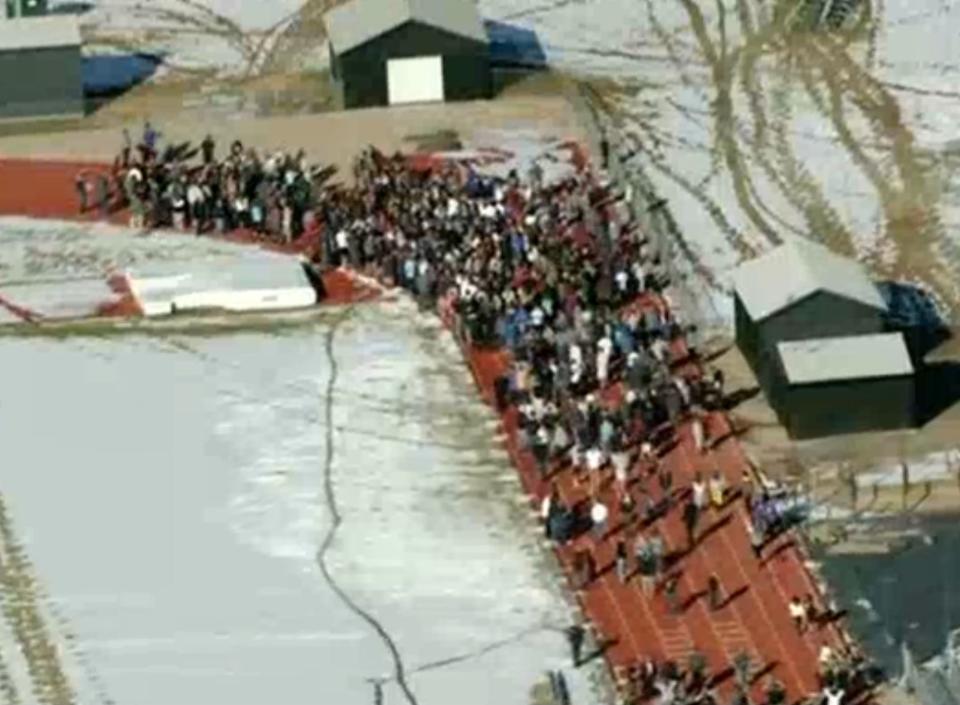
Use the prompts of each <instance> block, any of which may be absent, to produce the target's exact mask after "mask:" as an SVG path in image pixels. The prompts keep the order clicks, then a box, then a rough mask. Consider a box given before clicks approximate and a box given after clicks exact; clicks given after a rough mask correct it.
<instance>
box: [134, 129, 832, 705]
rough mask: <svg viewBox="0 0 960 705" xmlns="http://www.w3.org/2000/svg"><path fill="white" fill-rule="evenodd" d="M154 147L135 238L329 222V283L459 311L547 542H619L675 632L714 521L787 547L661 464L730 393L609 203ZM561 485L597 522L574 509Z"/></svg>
mask: <svg viewBox="0 0 960 705" xmlns="http://www.w3.org/2000/svg"><path fill="white" fill-rule="evenodd" d="M156 141H157V136H156V135H155V134H154V133H153V132H152V128H150V127H149V125H148V126H146V128H145V134H144V139H143V140H142V144H140V145H139V146H138V147H137V148H136V149H133V148H131V147H130V146H129V145H128V146H127V147H125V148H124V151H123V154H122V155H121V157H120V158H119V159H118V164H117V174H118V175H117V176H116V179H117V182H118V183H119V184H121V185H122V194H123V196H124V198H125V200H126V202H127V203H128V204H129V205H130V208H131V211H132V212H133V213H134V218H135V219H136V224H138V225H142V224H143V222H144V221H143V220H142V219H148V220H149V222H150V223H151V224H167V223H169V224H172V225H174V226H179V227H194V228H195V229H196V230H197V232H198V233H199V232H204V231H205V230H206V229H207V228H212V229H214V230H221V229H224V228H230V227H234V226H243V227H247V228H254V229H258V230H261V231H262V232H272V233H278V234H279V235H280V236H281V237H283V238H284V239H286V240H288V241H289V240H291V239H293V238H295V237H297V235H298V233H299V232H301V231H302V229H303V227H304V224H305V222H308V221H311V220H316V222H317V223H318V224H319V225H320V226H321V229H322V232H323V233H324V241H323V244H324V247H323V256H324V257H325V258H326V263H327V264H328V265H329V266H349V267H351V268H353V269H355V270H357V271H362V272H365V273H367V274H370V275H372V276H376V277H377V278H379V279H381V280H382V281H384V282H386V283H388V284H395V285H398V286H401V287H404V288H405V289H407V290H409V291H410V292H411V293H412V294H413V295H414V296H415V297H416V299H417V300H418V301H419V302H421V303H422V304H423V306H424V307H435V306H439V307H440V308H441V310H443V311H446V312H447V313H448V314H449V315H450V318H451V320H452V321H453V322H454V323H455V324H456V332H457V335H458V337H459V338H460V339H461V340H462V341H463V342H464V343H466V344H470V345H479V346H503V347H504V348H506V349H507V350H508V351H509V352H510V358H511V360H512V368H511V370H510V372H509V374H507V375H504V376H503V377H501V378H500V379H499V380H497V384H496V397H497V404H498V406H499V407H500V409H501V410H502V411H508V410H509V411H510V413H511V414H512V418H515V420H516V426H517V438H518V443H519V446H520V448H521V450H522V451H524V452H527V453H529V454H530V455H531V456H532V458H533V459H534V462H535V464H536V468H537V470H538V472H539V473H540V475H541V477H542V478H543V480H544V483H545V485H546V486H547V487H548V488H549V489H548V491H547V492H546V494H545V496H544V498H543V503H542V506H541V510H542V512H541V513H542V518H543V522H544V531H545V534H546V536H547V538H548V539H550V540H552V541H557V542H559V543H561V544H565V543H568V542H570V541H573V540H575V539H576V538H577V537H579V536H581V535H583V534H584V533H588V532H589V533H592V534H593V537H594V545H599V544H601V543H603V542H605V541H608V540H609V541H614V542H615V556H616V566H615V567H616V574H617V575H618V577H619V579H620V580H621V581H624V582H627V581H631V580H634V579H635V580H637V582H638V583H639V586H640V589H642V590H643V591H644V592H645V593H646V594H647V595H649V596H651V597H652V596H653V595H654V594H655V593H658V592H659V593H662V595H663V596H664V599H665V600H666V602H667V605H668V608H669V609H670V610H671V611H674V612H680V611H682V610H683V609H684V607H685V605H684V603H683V601H681V599H680V595H679V588H678V580H677V577H676V573H672V572H671V568H672V567H673V564H674V563H675V562H676V560H678V558H679V557H680V556H681V555H682V554H683V553H684V552H685V551H689V550H691V549H692V548H694V547H695V546H696V545H697V543H698V541H699V540H700V538H701V537H702V525H703V519H704V517H706V516H708V515H709V514H710V513H711V512H714V513H716V514H717V515H719V513H720V511H721V510H723V509H724V508H726V507H728V505H729V503H730V502H731V501H735V498H736V497H737V496H739V497H740V498H741V499H742V501H743V502H744V503H745V506H746V508H747V511H746V512H744V515H745V516H746V517H747V519H746V520H745V521H746V524H747V525H746V530H747V531H748V533H749V535H750V540H751V545H752V546H753V548H754V551H755V553H756V555H757V557H758V559H760V560H762V559H763V550H764V547H765V545H766V544H767V543H768V541H769V539H770V538H771V536H773V535H775V534H776V533H777V532H778V531H780V530H782V528H783V525H784V522H783V516H782V512H781V511H780V510H779V508H778V507H779V505H778V504H777V502H776V499H775V498H774V497H771V496H770V495H769V494H768V493H767V492H766V488H764V487H762V486H760V487H757V483H756V482H755V479H754V477H753V475H752V473H750V472H745V473H744V474H743V477H742V478H741V479H740V482H739V483H734V484H735V485H736V486H728V484H727V481H726V479H725V478H724V476H723V475H722V474H721V473H719V472H705V473H697V474H696V475H695V476H694V477H693V478H692V479H691V480H690V481H689V483H681V482H678V481H676V478H674V476H673V474H672V473H671V471H670V470H669V469H668V467H667V464H665V463H663V462H661V460H660V457H661V455H662V454H663V453H664V452H665V449H666V448H667V447H668V446H670V444H672V443H676V442H677V439H678V438H679V436H680V435H681V434H684V433H689V434H690V436H691V437H692V442H693V445H694V447H695V448H696V450H697V451H698V452H699V453H701V454H704V455H705V454H707V453H708V452H709V451H710V449H711V448H712V447H713V446H714V445H715V444H716V443H718V442H720V441H721V440H722V439H721V438H718V432H717V429H715V428H713V420H714V419H715V418H716V415H715V414H713V413H712V412H714V411H716V410H718V409H721V408H722V407H723V405H724V402H725V398H726V392H725V389H724V377H723V374H722V372H721V371H719V370H713V371H709V372H708V371H706V370H705V363H704V362H703V359H702V355H701V351H700V350H699V349H698V348H699V345H698V344H697V342H696V333H697V331H696V329H695V327H693V326H689V325H684V323H683V322H682V321H680V320H679V319H678V317H677V315H676V312H675V311H674V309H673V307H672V306H671V305H670V301H669V299H668V297H667V295H666V294H665V288H666V286H667V285H668V283H669V280H668V271H667V268H666V267H665V266H664V263H663V262H661V261H660V260H659V258H658V256H657V254H656V252H655V251H654V248H652V246H651V243H650V242H649V241H648V240H647V237H646V235H645V233H644V232H643V231H642V230H641V229H640V228H638V227H636V225H635V224H633V223H629V222H628V223H622V222H620V220H619V219H617V218H616V217H613V216H612V215H610V214H611V213H612V211H613V209H612V207H611V205H612V201H613V200H615V199H616V194H612V193H611V191H610V189H607V188H601V187H598V186H597V185H596V184H595V182H594V180H593V178H592V177H591V176H590V175H589V174H587V173H585V172H582V171H578V172H574V173H570V174H568V175H566V176H564V177H563V178H559V179H556V180H553V181H549V182H548V181H547V180H546V179H545V178H544V172H543V169H542V167H541V166H540V165H539V164H538V163H536V162H535V163H534V164H533V165H531V167H530V168H529V171H528V172H527V173H526V174H525V175H524V176H525V178H521V176H520V175H519V174H518V173H517V171H516V170H514V171H511V172H510V173H509V174H508V175H507V176H506V177H505V178H493V177H488V176H484V175H481V174H478V173H476V172H475V171H474V170H473V169H471V168H470V167H464V166H462V165H454V164H445V165H437V166H436V167H435V168H432V169H426V170H417V169H414V168H412V166H411V164H410V162H409V161H408V160H407V159H406V158H405V157H404V156H403V155H399V154H398V155H393V156H387V155H384V154H381V153H380V152H378V151H377V150H375V149H372V148H371V149H368V150H366V151H364V152H363V153H362V154H361V155H360V156H359V158H358V159H357V160H356V162H355V164H354V169H353V172H354V173H353V177H354V183H353V184H351V185H340V186H336V187H324V188H316V185H317V183H322V181H323V180H325V178H326V175H319V174H318V173H317V171H315V170H311V169H310V168H309V167H308V166H307V164H306V161H305V158H304V155H303V154H302V153H301V154H299V155H295V156H288V155H284V154H276V155H271V156H269V157H267V158H265V159H263V158H261V157H260V156H258V154H257V152H256V151H255V150H253V149H249V148H245V147H244V146H243V145H242V144H239V143H234V144H233V145H232V146H231V148H230V150H229V153H228V155H227V156H226V158H225V159H223V160H222V161H217V159H216V156H215V146H214V144H213V140H212V139H211V138H207V139H206V140H204V142H203V143H201V145H200V148H199V152H200V158H201V159H200V161H201V164H200V165H199V166H197V167H190V166H188V163H189V160H190V159H191V158H193V157H194V156H196V154H195V153H194V151H193V150H192V149H190V148H189V145H180V146H174V147H168V148H167V149H165V150H158V149H157V147H156ZM135 154H136V156H134V155H135ZM327 175H328V174H327ZM563 473H569V474H570V475H571V476H572V477H573V478H574V482H575V484H576V486H577V487H578V488H579V489H580V490H581V491H582V493H583V495H584V496H585V497H586V498H587V499H586V501H585V502H576V503H569V504H568V503H565V502H564V501H563V499H562V495H561V492H560V488H559V484H558V483H557V478H558V477H559V476H560V475H561V474H563ZM681 485H683V486H681ZM608 487H609V488H612V490H608V489H607V488H608ZM611 502H613V503H614V505H615V506H613V505H611ZM671 512H677V513H679V515H680V516H681V517H682V521H683V525H684V527H685V529H686V541H687V545H686V546H685V547H682V549H681V550H678V549H680V547H677V546H673V547H672V548H668V547H667V545H666V541H665V540H664V536H663V532H662V531H661V526H662V524H661V520H662V519H663V518H664V517H666V516H668V515H669V514H670V513H671ZM614 515H616V516H617V517H618V518H619V520H620V521H619V522H618V525H617V526H616V527H612V526H611V520H612V519H613V517H614ZM575 563H576V566H575V567H576V568H577V573H578V582H579V586H580V587H584V586H586V585H588V584H589V583H590V582H591V581H592V580H594V579H595V578H596V575H597V570H596V565H595V564H594V558H593V552H592V551H591V550H589V549H586V550H583V551H581V552H579V553H578V554H577V555H576V558H575ZM704 587H705V590H706V594H707V598H708V601H709V605H710V608H711V609H719V608H720V607H721V606H722V605H723V603H724V602H725V600H726V599H728V598H729V596H727V595H725V594H724V587H725V586H723V585H722V584H721V583H720V580H719V578H718V577H717V576H715V575H713V576H710V578H709V581H708V583H707V585H706V586H704ZM801 607H802V608H803V610H804V612H803V614H804V615H805V616H804V617H803V618H802V619H801V618H800V616H799V615H800V613H799V612H797V610H796V609H795V608H794V605H793V604H792V603H791V617H794V613H795V612H796V614H797V617H796V619H795V621H797V620H800V622H802V624H803V627H804V628H809V627H810V625H811V624H815V623H817V621H816V620H814V619H811V615H813V614H820V613H821V612H820V611H818V610H817V608H816V604H815V601H814V600H813V598H812V597H810V598H808V599H807V601H806V602H801ZM798 609H799V608H798ZM798 623H799V622H798ZM581 637H582V634H581ZM576 648H577V649H579V648H580V647H576ZM574 658H575V661H579V659H580V656H579V651H576V652H575V656H574ZM831 663H833V662H831ZM735 666H736V664H735ZM741 667H742V668H741ZM741 667H737V668H738V669H739V670H737V674H738V675H737V678H738V681H737V682H738V683H739V685H740V686H741V687H740V688H739V689H738V693H739V694H740V695H741V696H742V697H746V695H745V693H746V692H747V690H748V686H749V679H748V675H749V671H750V669H749V667H747V666H745V665H744V664H741ZM744 669H746V670H744ZM741 671H743V673H741ZM828 675H829V676H830V677H829V678H828V677H827V676H828ZM628 681H629V690H630V693H631V696H632V697H635V698H636V701H637V702H639V701H640V700H646V699H648V698H650V697H652V696H656V697H658V698H659V700H660V702H661V703H663V705H672V704H674V703H677V704H682V705H694V704H701V705H708V704H709V703H711V702H715V699H716V694H715V690H714V689H713V688H712V687H711V686H712V684H713V681H712V680H711V678H710V677H709V675H708V671H707V664H706V663H705V662H704V663H700V662H699V661H698V662H694V663H691V664H690V668H688V669H685V670H684V669H681V668H679V667H678V666H677V665H676V664H671V663H664V664H656V663H653V662H649V663H640V664H636V667H635V668H634V669H632V670H631V672H630V676H629V679H628ZM824 684H825V685H824V687H825V688H836V687H839V686H836V677H835V674H825V677H824ZM766 685H767V687H766V691H767V698H766V701H767V703H768V705H782V704H783V703H784V701H785V697H786V696H785V693H784V692H783V686H782V684H780V683H779V682H778V681H776V680H775V679H768V681H767V684H766ZM841 689H842V688H841ZM825 692H826V691H825ZM845 692H846V691H845ZM830 693H833V694H835V693H836V690H830ZM830 697H833V696H832V695H831V696H830ZM824 698H827V696H826V695H824ZM841 699H842V697H841ZM830 705H839V702H838V703H833V702H831V703H830Z"/></svg>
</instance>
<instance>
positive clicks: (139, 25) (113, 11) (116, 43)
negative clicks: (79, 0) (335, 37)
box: [54, 0, 306, 75]
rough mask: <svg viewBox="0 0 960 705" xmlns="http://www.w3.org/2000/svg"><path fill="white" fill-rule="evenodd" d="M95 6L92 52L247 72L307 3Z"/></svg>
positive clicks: (189, 0) (182, 1)
mask: <svg viewBox="0 0 960 705" xmlns="http://www.w3.org/2000/svg"><path fill="white" fill-rule="evenodd" d="M92 4H93V8H92V10H91V11H90V12H89V13H86V14H85V15H83V16H82V22H83V27H84V30H85V33H86V36H87V38H88V43H87V46H88V50H102V49H103V48H104V47H118V48H124V49H136V50H137V51H142V52H147V53H150V54H154V55H157V56H162V57H163V58H164V60H165V62H166V64H167V67H168V68H174V69H206V70H209V69H215V70H217V71H218V72H221V73H223V74H240V75H243V74H246V73H249V72H251V71H255V70H256V67H257V66H258V65H259V64H260V63H261V62H262V61H263V58H264V57H265V56H266V55H267V54H268V53H269V51H270V49H271V48H272V45H273V43H274V42H275V41H276V40H277V39H278V38H279V37H280V36H281V34H282V32H283V30H284V29H286V28H287V27H288V26H289V25H290V23H291V22H292V21H293V20H294V19H295V17H296V14H297V11H298V10H300V9H301V7H302V6H303V5H304V4H306V3H305V0H270V1H269V2H237V0H151V1H150V2H149V3H145V2H141V1H140V0H94V2H93V3H92ZM54 5H56V3H55V4H54Z"/></svg>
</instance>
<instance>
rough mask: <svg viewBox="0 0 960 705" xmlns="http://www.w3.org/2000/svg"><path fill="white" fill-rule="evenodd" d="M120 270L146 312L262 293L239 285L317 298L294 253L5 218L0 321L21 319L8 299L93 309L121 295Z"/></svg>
mask: <svg viewBox="0 0 960 705" xmlns="http://www.w3.org/2000/svg"><path fill="white" fill-rule="evenodd" d="M116 273H122V274H124V275H127V276H128V277H129V279H130V281H131V282H132V286H133V287H134V289H135V291H136V293H137V296H138V299H139V303H140V305H141V306H142V307H143V309H144V311H145V312H146V313H147V314H148V315H156V314H158V313H159V314H166V313H169V312H170V310H171V304H172V303H173V302H177V303H178V308H179V309H181V310H185V309H187V308H188V307H189V306H188V304H189V302H190V300H191V299H194V300H196V299H201V300H206V299H209V298H210V295H211V294H213V299H215V300H216V302H217V303H218V304H219V305H224V303H231V302H234V301H236V302H238V305H245V306H248V307H252V304H253V302H252V301H251V300H250V299H251V298H253V299H256V298H258V297H250V296H248V295H236V294H235V293H234V292H237V291H240V290H245V291H260V292H267V293H269V292H275V293H277V294H279V295H280V297H279V299H278V300H279V303H280V304H283V303H286V305H288V306H289V307H294V306H299V305H304V302H306V305H310V303H312V302H313V301H314V298H313V291H312V289H311V287H310V285H309V282H308V281H307V280H306V277H305V275H304V273H303V270H302V267H301V265H300V260H299V258H298V257H297V256H294V255H286V254H278V253H274V252H269V251H267V250H265V249H261V248H258V247H252V246H249V245H240V244H236V243H231V242H225V241H222V240H215V239H213V238H207V237H200V238H198V237H196V236H194V235H187V234H181V233H176V232H162V231H156V232H151V233H149V234H142V233H137V232H135V231H132V230H130V229H128V228H123V227H118V226H112V225H106V224H94V225H90V224H81V223H67V222H58V221H42V220H36V219H30V218H12V217H5V218H0V302H3V303H4V304H5V306H0V325H2V324H3V323H14V322H17V321H19V320H20V319H19V318H17V317H16V316H15V315H13V314H12V313H11V312H10V308H11V307H16V308H17V309H20V310H26V311H29V312H31V313H33V314H36V315H38V316H42V317H44V318H47V319H62V318H80V317H89V316H94V315H96V314H97V311H98V307H99V306H102V305H104V304H105V303H110V302H111V301H113V300H115V299H116V298H117V297H118V296H117V294H116V293H115V292H113V291H111V289H110V288H109V286H108V283H107V279H108V277H109V276H110V275H111V274H116ZM224 292H225V293H224ZM278 306H279V304H278Z"/></svg>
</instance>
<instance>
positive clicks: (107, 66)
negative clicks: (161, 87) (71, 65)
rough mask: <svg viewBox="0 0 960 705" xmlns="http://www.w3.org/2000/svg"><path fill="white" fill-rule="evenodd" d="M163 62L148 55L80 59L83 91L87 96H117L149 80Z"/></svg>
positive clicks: (111, 55)
mask: <svg viewBox="0 0 960 705" xmlns="http://www.w3.org/2000/svg"><path fill="white" fill-rule="evenodd" d="M162 63H163V59H162V58H160V57H157V56H152V55H150V54H139V53H137V54H104V55H99V56H97V55H94V56H85V57H83V66H82V75H83V91H84V93H86V94H87V95H105V94H111V93H120V92H122V91H125V90H129V89H130V88H133V87H134V86H136V85H137V84H139V83H142V82H143V81H145V80H147V79H148V78H150V77H151V76H152V75H153V74H154V73H155V72H156V70H157V67H159V66H160V64H162Z"/></svg>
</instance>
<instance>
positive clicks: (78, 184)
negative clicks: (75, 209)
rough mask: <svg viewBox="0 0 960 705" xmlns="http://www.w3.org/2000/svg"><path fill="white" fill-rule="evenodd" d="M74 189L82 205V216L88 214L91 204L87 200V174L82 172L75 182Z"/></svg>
mask: <svg viewBox="0 0 960 705" xmlns="http://www.w3.org/2000/svg"><path fill="white" fill-rule="evenodd" d="M73 185H74V188H75V189H76V190H77V200H78V201H79V204H80V214H81V215H82V214H83V213H86V212H87V208H89V206H90V203H89V199H88V198H87V188H88V187H87V172H86V171H81V172H80V173H79V174H77V177H76V178H75V179H74V181H73Z"/></svg>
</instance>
